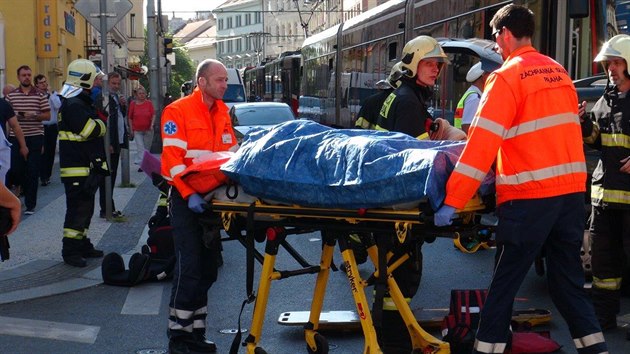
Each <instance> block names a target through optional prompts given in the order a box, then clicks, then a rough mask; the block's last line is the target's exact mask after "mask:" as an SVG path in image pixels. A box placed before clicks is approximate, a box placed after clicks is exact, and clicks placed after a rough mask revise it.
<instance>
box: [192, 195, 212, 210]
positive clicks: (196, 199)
mask: <svg viewBox="0 0 630 354" xmlns="http://www.w3.org/2000/svg"><path fill="white" fill-rule="evenodd" d="M207 206H208V203H207V202H206V201H205V200H203V198H201V196H200V195H199V194H197V193H194V194H191V195H190V197H188V209H190V210H192V211H194V212H195V213H197V214H202V213H203V212H204V211H206V207H207Z"/></svg>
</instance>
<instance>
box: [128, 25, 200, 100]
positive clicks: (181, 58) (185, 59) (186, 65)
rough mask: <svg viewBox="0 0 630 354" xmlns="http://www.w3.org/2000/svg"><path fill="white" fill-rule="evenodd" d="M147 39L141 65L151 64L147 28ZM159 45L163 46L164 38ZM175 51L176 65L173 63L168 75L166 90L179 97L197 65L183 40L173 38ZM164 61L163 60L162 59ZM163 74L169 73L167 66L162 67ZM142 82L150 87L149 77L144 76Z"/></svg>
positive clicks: (174, 96)
mask: <svg viewBox="0 0 630 354" xmlns="http://www.w3.org/2000/svg"><path fill="white" fill-rule="evenodd" d="M144 38H145V41H144V55H143V56H142V57H141V58H140V62H141V65H146V66H149V56H148V53H149V50H148V43H147V36H146V28H145V36H144ZM159 46H162V40H160V43H159ZM173 47H174V50H173V53H174V54H175V65H171V72H170V75H169V77H168V80H169V81H168V85H167V88H166V92H167V93H169V94H170V95H171V96H172V97H173V98H178V97H179V96H180V94H181V86H182V84H183V83H184V82H185V81H187V80H191V79H192V78H193V76H194V75H195V70H196V68H195V66H194V65H193V62H192V60H191V59H190V56H189V55H188V51H187V50H186V47H184V46H183V45H181V42H179V40H177V39H173ZM160 61H162V60H160ZM161 69H162V70H161V72H162V74H163V75H166V74H167V71H166V68H165V67H164V68H161ZM140 84H141V85H142V86H144V87H147V88H148V87H149V77H148V76H143V77H141V78H140Z"/></svg>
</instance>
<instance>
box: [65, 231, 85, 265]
mask: <svg viewBox="0 0 630 354" xmlns="http://www.w3.org/2000/svg"><path fill="white" fill-rule="evenodd" d="M61 256H62V257H63V261H64V262H65V263H66V264H67V265H71V266H73V267H79V268H83V267H85V266H86V265H87V262H86V261H85V258H83V240H79V239H74V238H67V237H64V238H63V248H62V249H61Z"/></svg>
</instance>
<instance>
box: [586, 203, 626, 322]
mask: <svg viewBox="0 0 630 354" xmlns="http://www.w3.org/2000/svg"><path fill="white" fill-rule="evenodd" d="M590 231H591V240H592V241H591V242H592V243H591V251H592V258H591V263H592V266H593V289H592V297H593V304H594V305H595V313H596V314H597V317H598V318H599V323H600V324H601V325H602V327H605V329H610V328H615V327H617V314H618V313H619V310H620V306H619V302H620V298H621V282H622V278H623V272H624V265H625V264H628V263H627V261H626V260H627V259H630V210H628V209H602V208H601V207H595V206H594V207H593V212H592V213H591V226H590ZM623 281H630V279H623Z"/></svg>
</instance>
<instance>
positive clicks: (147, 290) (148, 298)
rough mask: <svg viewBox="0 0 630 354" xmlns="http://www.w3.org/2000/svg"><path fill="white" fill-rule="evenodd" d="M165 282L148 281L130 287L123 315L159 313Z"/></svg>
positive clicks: (122, 311)
mask: <svg viewBox="0 0 630 354" xmlns="http://www.w3.org/2000/svg"><path fill="white" fill-rule="evenodd" d="M163 292H164V284H163V283H146V284H140V285H136V286H134V287H132V288H129V293H128V294H127V299H126V300H125V304H124V305H123V308H122V310H121V311H120V313H121V314H122V315H159V314H160V306H161V304H162V293H163Z"/></svg>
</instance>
